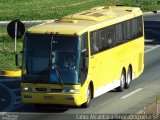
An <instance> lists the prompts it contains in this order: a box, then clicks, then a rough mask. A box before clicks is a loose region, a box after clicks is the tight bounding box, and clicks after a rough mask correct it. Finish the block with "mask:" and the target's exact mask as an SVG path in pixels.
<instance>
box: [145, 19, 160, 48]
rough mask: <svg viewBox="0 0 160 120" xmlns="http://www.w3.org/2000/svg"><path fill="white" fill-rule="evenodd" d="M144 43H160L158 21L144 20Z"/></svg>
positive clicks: (159, 24)
mask: <svg viewBox="0 0 160 120" xmlns="http://www.w3.org/2000/svg"><path fill="white" fill-rule="evenodd" d="M144 34H145V45H160V21H144Z"/></svg>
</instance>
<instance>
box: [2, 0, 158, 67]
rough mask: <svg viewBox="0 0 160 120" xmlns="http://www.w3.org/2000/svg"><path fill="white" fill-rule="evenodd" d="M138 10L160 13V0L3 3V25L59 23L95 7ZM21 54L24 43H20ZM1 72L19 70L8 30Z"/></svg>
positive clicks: (7, 0)
mask: <svg viewBox="0 0 160 120" xmlns="http://www.w3.org/2000/svg"><path fill="white" fill-rule="evenodd" d="M116 4H119V5H125V6H138V7H140V8H141V9H142V10H143V11H152V10H159V9H160V0H0V21H10V20H13V19H20V20H48V19H58V18H61V17H63V16H65V15H68V14H72V13H76V12H79V11H82V10H85V9H89V8H92V7H95V6H107V5H116ZM17 48H18V51H21V50H22V39H20V40H18V47H17ZM0 70H17V68H16V67H15V60H14V43H13V41H12V40H11V38H10V37H9V36H8V35H7V32H6V29H5V28H0Z"/></svg>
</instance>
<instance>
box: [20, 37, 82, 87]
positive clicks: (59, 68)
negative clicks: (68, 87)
mask: <svg viewBox="0 0 160 120" xmlns="http://www.w3.org/2000/svg"><path fill="white" fill-rule="evenodd" d="M78 46H79V40H78V37H77V36H61V35H39V34H37V35H36V34H28V35H26V39H25V45H24V55H23V81H24V82H28V83H55V84H79V80H78V72H79V71H78V70H79V65H78V63H79V56H80V54H79V47H78Z"/></svg>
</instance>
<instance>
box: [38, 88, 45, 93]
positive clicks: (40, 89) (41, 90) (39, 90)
mask: <svg viewBox="0 0 160 120" xmlns="http://www.w3.org/2000/svg"><path fill="white" fill-rule="evenodd" d="M35 90H36V91H37V92H47V88H35Z"/></svg>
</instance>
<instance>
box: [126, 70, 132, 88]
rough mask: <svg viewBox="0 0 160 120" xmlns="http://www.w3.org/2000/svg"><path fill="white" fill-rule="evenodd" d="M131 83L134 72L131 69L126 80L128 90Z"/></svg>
mask: <svg viewBox="0 0 160 120" xmlns="http://www.w3.org/2000/svg"><path fill="white" fill-rule="evenodd" d="M131 81H132V70H131V68H130V67H129V68H128V72H127V79H126V83H125V88H126V89H128V88H130V84H131Z"/></svg>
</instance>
